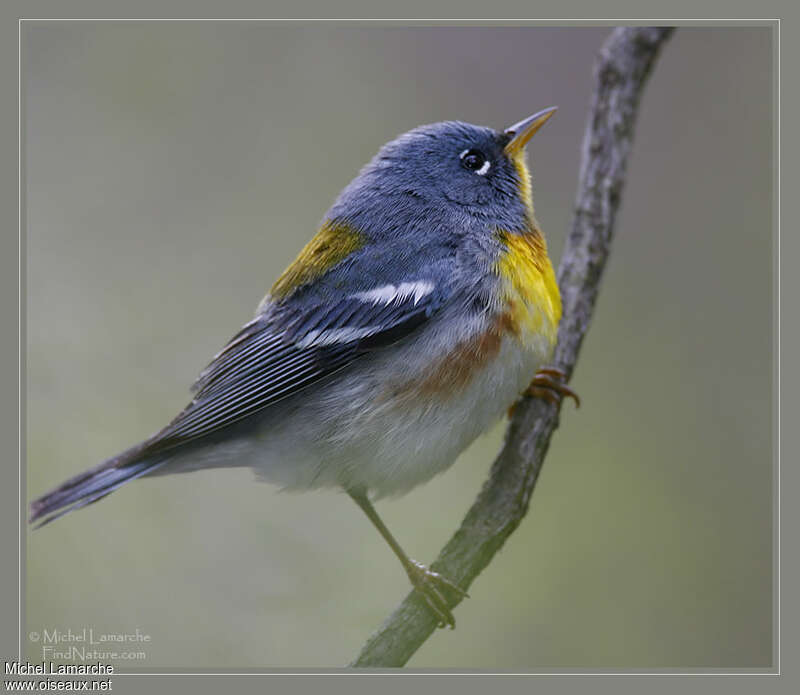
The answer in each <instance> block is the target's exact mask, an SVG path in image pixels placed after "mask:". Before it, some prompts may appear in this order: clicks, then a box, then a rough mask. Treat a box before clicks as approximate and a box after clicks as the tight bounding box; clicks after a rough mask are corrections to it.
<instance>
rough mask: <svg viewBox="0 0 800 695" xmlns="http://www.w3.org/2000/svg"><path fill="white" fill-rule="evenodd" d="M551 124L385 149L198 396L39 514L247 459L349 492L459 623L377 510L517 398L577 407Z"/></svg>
mask: <svg viewBox="0 0 800 695" xmlns="http://www.w3.org/2000/svg"><path fill="white" fill-rule="evenodd" d="M554 112H555V108H549V109H545V110H543V111H540V112H538V113H536V114H534V115H533V116H530V117H529V118H526V119H524V120H522V121H520V122H519V123H517V124H515V125H513V126H511V127H510V128H508V129H506V130H504V131H496V130H493V129H491V128H485V127H479V126H475V125H469V124H466V123H461V122H457V121H449V122H444V123H435V124H433V125H426V126H421V127H419V128H415V129H414V130H412V131H410V132H408V133H405V134H404V135H401V136H400V137H398V138H397V139H396V140H393V141H392V142H390V143H388V144H387V145H385V146H384V147H382V148H381V149H380V151H379V152H378V154H377V155H376V156H375V157H374V158H373V159H372V161H371V162H370V163H369V164H367V165H366V166H365V167H364V168H363V169H362V170H361V172H360V173H359V174H358V176H357V177H356V178H355V179H354V180H353V181H352V182H351V183H350V185H349V186H347V187H346V188H345V189H344V190H343V191H342V193H341V194H340V195H339V197H338V198H337V199H336V201H335V202H334V204H333V206H332V207H331V208H330V210H328V212H327V214H326V215H325V217H324V218H323V221H322V223H321V226H320V228H319V231H318V232H317V234H316V235H315V236H314V237H313V238H312V239H311V241H310V242H309V243H308V244H307V245H306V246H305V248H303V249H302V251H301V252H300V254H299V256H298V257H297V259H296V260H295V261H294V262H293V263H292V264H291V265H290V266H289V267H288V268H287V269H286V270H285V271H284V272H283V274H282V275H281V276H280V277H279V278H278V279H277V281H276V282H275V284H274V285H273V286H272V289H271V290H270V292H269V294H268V295H267V296H266V297H265V298H264V300H263V301H262V302H261V304H260V305H259V307H258V310H257V312H256V315H255V318H254V319H253V320H252V321H250V322H249V323H247V324H245V326H244V327H242V329H241V330H240V331H239V332H238V333H237V334H236V335H235V336H234V337H233V338H232V339H231V340H230V342H229V343H228V344H227V345H226V346H225V347H224V348H223V349H222V350H221V351H220V352H219V353H218V354H217V355H216V356H215V357H214V359H213V360H212V362H211V363H210V364H209V365H208V367H206V369H205V370H204V371H203V372H202V373H201V374H200V376H199V378H198V379H197V381H196V383H195V384H194V386H193V391H194V398H193V400H192V401H191V403H189V405H187V406H186V408H184V409H183V411H181V413H180V414H178V416H177V417H175V419H173V420H172V422H170V423H169V424H168V425H167V426H166V427H164V428H163V429H162V430H160V431H159V432H157V433H156V434H154V435H153V436H151V437H149V438H148V439H146V440H145V441H143V442H141V443H140V444H137V445H136V446H133V447H131V448H130V449H128V450H127V451H124V452H123V453H121V454H119V455H117V456H114V457H113V458H111V459H108V460H107V461H104V462H103V463H101V464H100V465H99V466H96V467H94V468H91V469H89V470H87V471H85V472H84V473H81V474H80V475H77V476H75V477H74V478H71V479H70V480H67V481H66V482H65V483H63V484H62V485H61V486H59V487H57V488H56V489H55V490H53V491H51V492H49V493H47V494H46V495H43V496H42V497H39V498H38V499H36V500H34V501H33V502H32V503H31V507H30V510H31V514H30V520H31V522H34V521H39V522H40V524H39V525H40V526H41V525H43V524H46V523H48V522H50V521H52V520H54V519H56V518H58V517H60V516H61V515H63V514H66V513H67V512H70V511H72V510H74V509H78V508H80V507H83V506H86V505H87V504H90V503H91V502H95V501H97V500H99V499H100V498H101V497H104V496H105V495H108V494H109V493H110V492H113V491H114V490H116V489H117V488H119V487H121V486H122V485H124V484H125V483H127V482H129V481H131V480H133V479H135V478H139V477H142V476H145V475H147V476H155V475H162V474H168V473H179V472H181V473H182V472H186V471H191V470H196V469H201V468H216V467H228V466H249V467H251V468H253V469H254V470H255V472H256V474H257V476H258V477H259V478H262V479H263V480H266V481H268V482H271V483H275V484H277V485H279V486H281V487H282V488H284V489H289V490H308V489H313V488H321V487H329V488H337V489H340V490H344V491H345V492H347V493H348V494H349V495H350V496H351V497H352V498H353V500H355V502H356V503H357V504H358V505H359V506H360V507H361V509H362V510H363V511H364V512H365V513H366V515H367V516H368V517H369V518H370V520H371V521H372V522H373V524H375V526H376V527H377V529H378V531H379V532H380V533H381V535H382V536H383V537H384V538H385V539H386V541H387V542H388V544H389V545H390V546H391V548H392V550H393V551H394V553H395V554H396V555H397V556H398V557H399V558H400V561H401V562H402V564H403V568H404V569H405V570H406V572H407V574H408V576H409V579H410V580H411V582H412V584H413V586H414V587H416V589H417V590H418V591H419V592H420V594H421V595H422V597H423V598H424V600H425V602H426V603H427V605H428V606H429V607H430V609H431V611H432V612H433V614H434V615H435V617H436V619H437V622H438V624H439V625H441V626H444V625H446V624H448V625H450V626H451V627H452V626H453V625H454V624H455V620H454V618H453V614H452V611H451V609H450V603H451V600H452V595H451V594H450V592H455V594H458V595H459V596H460V595H464V592H463V591H462V589H461V588H459V587H458V586H457V585H455V584H454V583H453V582H450V581H449V580H448V579H446V578H445V577H443V576H441V575H440V574H438V573H436V572H433V571H431V570H429V569H428V568H427V567H425V566H424V565H422V564H420V563H418V562H415V561H413V560H411V559H410V558H409V557H408V555H406V553H405V552H404V551H403V550H402V548H401V547H400V545H399V544H398V543H397V541H396V540H395V539H394V537H393V536H392V535H391V533H390V532H389V530H388V529H387V528H386V526H385V525H384V524H383V522H382V521H381V519H380V517H379V516H378V514H377V512H376V511H375V509H374V507H373V506H372V502H371V501H370V500H371V499H373V500H374V499H377V498H381V497H384V496H387V495H397V494H401V493H405V492H407V491H408V490H410V489H411V488H413V487H414V486H416V485H419V484H420V483H423V482H426V481H427V480H429V479H430V478H432V477H433V476H435V475H436V474H437V473H441V472H442V471H444V470H445V469H446V468H448V467H449V466H450V465H451V464H452V463H453V461H454V460H455V459H456V457H457V456H458V455H459V453H461V452H462V451H463V450H464V449H465V448H466V447H467V445H469V444H470V442H472V441H473V440H474V439H475V438H476V437H477V436H478V435H479V434H480V433H481V432H483V431H484V430H486V429H487V428H488V427H489V426H490V425H491V424H493V423H494V422H496V421H497V420H498V419H499V418H500V417H501V416H502V415H503V414H504V413H505V412H506V410H507V409H508V408H509V407H510V406H511V405H512V404H513V403H514V402H515V401H516V400H517V398H518V397H519V396H520V394H522V393H526V394H528V395H539V396H544V397H546V398H548V399H550V400H553V401H555V402H556V403H560V400H561V397H562V396H563V395H569V396H572V397H575V394H574V393H573V392H572V391H571V390H570V389H569V388H568V387H567V386H566V385H565V383H564V381H565V380H564V377H563V374H561V373H560V372H558V371H557V370H554V369H547V368H543V365H545V364H546V362H547V361H548V359H549V358H550V357H551V354H552V350H553V347H554V345H555V341H556V332H557V328H558V323H559V319H560V317H561V299H560V295H559V291H558V286H557V284H556V280H555V275H554V273H553V267H552V265H551V263H550V259H549V258H548V255H547V247H546V245H545V240H544V237H543V235H542V232H541V230H540V229H539V226H538V224H537V222H536V219H535V217H534V213H533V200H532V197H531V183H530V175H529V172H528V168H527V166H526V163H525V145H526V143H527V142H528V140H530V138H531V137H532V136H533V135H534V133H536V131H537V130H539V128H540V127H541V126H542V125H543V124H544V123H545V121H547V120H548V119H549V118H550V117H551V116H552V115H553V113H554ZM532 378H533V381H531V379H532ZM526 387H527V389H526ZM575 399H576V403H577V398H576V397H575Z"/></svg>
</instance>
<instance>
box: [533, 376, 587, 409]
mask: <svg viewBox="0 0 800 695" xmlns="http://www.w3.org/2000/svg"><path fill="white" fill-rule="evenodd" d="M566 381H567V375H566V374H565V373H564V372H563V371H561V370H560V369H556V368H554V367H543V368H542V369H540V370H539V371H537V372H536V375H535V376H534V377H533V380H532V381H531V383H530V385H529V386H528V388H526V389H525V391H524V394H525V395H526V396H535V397H538V398H544V399H545V400H546V401H549V402H550V403H554V404H555V405H556V406H557V407H558V406H560V405H561V401H562V400H563V399H564V397H565V396H566V397H568V398H571V399H572V400H574V401H575V407H576V408H580V407H581V399H580V397H579V396H578V394H577V393H575V391H573V390H572V389H571V388H570V387H569V386H567V384H566Z"/></svg>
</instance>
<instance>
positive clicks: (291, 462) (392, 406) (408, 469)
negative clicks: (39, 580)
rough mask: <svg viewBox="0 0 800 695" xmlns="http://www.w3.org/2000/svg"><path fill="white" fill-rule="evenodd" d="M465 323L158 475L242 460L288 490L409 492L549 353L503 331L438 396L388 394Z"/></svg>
mask: <svg viewBox="0 0 800 695" xmlns="http://www.w3.org/2000/svg"><path fill="white" fill-rule="evenodd" d="M474 329H475V327H474V326H473V327H472V330H474ZM464 330H465V329H464V328H463V327H460V328H459V329H458V331H454V330H452V329H448V327H447V326H444V327H442V328H440V330H438V331H437V332H436V333H433V334H425V335H423V336H421V337H420V338H419V339H418V340H416V341H414V342H412V343H410V344H407V345H404V346H402V347H400V346H397V345H395V346H392V347H391V348H390V349H389V350H388V351H386V352H385V353H384V354H383V356H381V355H380V354H379V356H378V357H377V358H373V359H371V360H369V361H367V362H366V363H364V364H358V363H357V364H356V365H353V366H351V367H349V368H347V369H345V370H342V371H341V372H339V373H338V374H336V375H335V376H334V377H333V378H332V379H331V380H330V381H329V382H327V383H325V384H323V385H321V386H312V387H311V388H309V389H307V390H305V391H304V392H302V393H300V394H298V395H297V396H294V397H292V398H291V399H287V400H286V401H283V402H281V403H278V404H276V406H273V407H271V408H270V409H269V411H268V412H267V413H266V414H265V415H264V417H262V418H261V419H258V420H256V421H255V422H254V424H253V426H252V427H248V428H246V430H245V431H244V432H242V433H239V435H237V436H236V437H235V438H230V439H226V440H224V441H222V442H220V443H217V444H213V445H211V446H208V447H205V448H204V449H201V450H194V451H191V452H186V454H185V455H183V454H182V455H180V456H179V457H178V460H176V461H174V463H173V464H171V465H169V466H166V467H164V468H163V469H161V471H160V472H163V473H169V472H178V471H187V470H194V469H198V468H207V467H219V466H249V467H252V468H253V469H254V470H255V472H256V474H257V475H258V477H259V478H261V479H263V480H265V481H267V482H270V483H273V484H276V485H279V486H280V487H282V488H284V489H287V490H307V489H313V488H319V487H338V488H348V487H356V486H358V487H364V488H366V489H367V490H368V491H369V493H370V495H371V496H372V497H373V498H378V497H383V496H387V495H399V494H402V493H405V492H408V491H409V490H410V489H411V488H413V487H415V486H416V485H419V484H420V483H423V482H425V481H427V480H429V479H430V478H432V477H433V476H435V475H436V474H438V473H441V472H442V471H444V470H445V469H447V468H448V467H449V466H450V465H452V463H453V462H454V461H455V459H456V458H457V456H458V455H459V454H460V453H461V452H462V451H463V450H464V449H465V448H466V447H467V446H469V444H470V443H471V442H472V441H473V440H474V439H475V438H476V437H477V436H478V435H479V434H481V433H482V432H484V431H486V430H487V429H488V428H489V427H490V426H491V425H492V424H494V423H495V422H497V420H499V419H500V418H501V417H502V416H503V415H504V414H505V413H506V411H507V409H508V407H509V406H510V405H511V404H512V403H513V402H514V401H515V400H516V399H517V397H518V396H519V394H520V393H521V391H523V390H524V389H525V387H527V386H528V384H529V383H530V381H531V379H532V378H533V376H534V374H535V372H536V370H537V369H538V368H539V367H540V366H542V365H543V364H544V363H545V362H546V360H547V359H549V357H550V354H551V351H552V346H551V344H550V342H549V341H548V340H547V339H546V338H544V337H540V338H537V339H534V340H527V341H525V342H526V345H525V347H523V344H522V343H521V342H520V341H519V339H517V338H516V337H514V336H512V335H508V336H506V337H505V338H503V340H502V342H501V344H500V347H499V349H498V350H497V353H496V354H495V355H494V357H493V358H492V359H491V360H490V361H489V362H488V363H487V364H486V365H485V366H483V367H482V368H481V369H480V370H477V371H476V372H475V374H474V375H473V376H472V378H471V379H469V381H468V382H467V383H465V384H463V385H461V386H460V387H459V388H457V389H455V390H453V391H452V392H451V393H449V394H448V395H447V397H446V398H443V397H435V396H433V397H432V396H430V395H428V396H420V397H416V398H412V399H409V398H399V399H398V398H392V397H387V396H386V385H387V383H392V382H393V381H395V382H396V381H403V380H405V381H407V380H408V379H409V376H412V377H413V375H414V374H415V373H422V372H423V371H424V369H425V368H426V367H427V366H429V365H430V362H431V359H432V358H431V356H436V355H440V356H441V355H447V354H448V349H447V348H449V347H451V346H452V345H453V343H454V340H457V339H458V338H459V337H460V336H458V335H454V333H459V332H460V333H463V332H464ZM461 337H463V336H461Z"/></svg>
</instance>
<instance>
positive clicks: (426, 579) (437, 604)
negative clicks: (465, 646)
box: [406, 560, 469, 630]
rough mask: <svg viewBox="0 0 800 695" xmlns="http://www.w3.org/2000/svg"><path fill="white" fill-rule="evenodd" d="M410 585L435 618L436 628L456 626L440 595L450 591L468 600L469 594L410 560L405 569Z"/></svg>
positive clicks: (443, 597) (448, 608) (451, 613)
mask: <svg viewBox="0 0 800 695" xmlns="http://www.w3.org/2000/svg"><path fill="white" fill-rule="evenodd" d="M406 571H407V572H408V578H409V579H410V580H411V584H412V585H413V586H414V588H415V589H416V590H417V591H418V592H419V594H420V596H422V598H423V600H424V601H425V603H426V604H427V605H428V608H430V609H431V612H432V613H433V614H434V615H435V616H436V619H437V621H438V625H437V627H445V626H447V625H449V626H450V629H451V630H452V629H453V628H454V627H455V626H456V619H455V617H454V616H453V612H452V611H451V610H450V606H449V605H448V602H447V599H446V598H445V595H444V594H443V593H442V589H443V588H447V589H450V590H451V591H454V592H455V593H457V594H458V595H459V597H460V598H468V597H469V594H468V593H467V592H466V591H464V590H463V589H462V588H461V587H460V586H458V584H455V583H454V582H451V581H450V580H449V579H447V578H446V577H443V576H442V575H441V574H439V573H438V572H434V571H433V570H430V569H428V568H427V567H426V566H425V565H423V564H422V563H419V562H415V561H414V560H411V564H410V565H409V566H408V567H407V568H406Z"/></svg>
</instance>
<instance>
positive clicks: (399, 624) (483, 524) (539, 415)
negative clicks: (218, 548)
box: [351, 27, 673, 667]
mask: <svg viewBox="0 0 800 695" xmlns="http://www.w3.org/2000/svg"><path fill="white" fill-rule="evenodd" d="M672 31H673V30H672V29H671V28H666V27H664V28H660V27H625V28H619V29H615V30H614V31H613V32H612V34H611V36H610V37H609V38H608V39H607V40H606V42H605V43H604V45H603V47H602V48H601V50H600V53H599V56H598V58H597V62H596V65H595V87H594V93H593V96H592V103H591V107H590V110H589V119H588V123H587V125H586V133H585V135H584V140H583V149H582V157H581V170H580V177H579V182H578V193H577V198H576V202H575V212H574V217H573V220H572V227H571V230H570V233H569V237H568V238H567V243H566V246H565V248H564V254H563V257H562V259H561V266H560V268H559V272H558V280H559V286H560V288H561V297H562V302H563V307H564V313H563V317H562V319H561V324H560V326H559V332H558V345H557V347H556V351H555V354H554V359H553V364H554V365H555V366H556V367H558V368H559V369H561V370H563V371H564V372H565V373H566V374H567V375H570V374H572V370H573V368H574V366H575V362H576V360H577V358H578V352H579V350H580V346H581V343H582V341H583V338H584V336H585V335H586V331H587V330H588V328H589V323H590V321H591V317H592V312H593V310H594V304H595V300H596V299H597V293H598V289H599V284H600V278H601V276H602V273H603V268H604V267H605V263H606V259H607V258H608V254H609V250H610V246H611V239H612V236H613V231H614V220H615V217H616V212H617V209H618V207H619V202H620V198H621V194H622V187H623V183H624V180H625V168H626V163H627V160H628V154H629V152H630V149H631V142H632V139H633V131H634V125H635V121H636V115H637V112H638V105H639V98H640V95H641V93H642V90H643V88H644V85H645V82H646V81H647V77H648V75H649V74H650V71H651V69H652V67H653V64H654V62H655V60H656V58H657V56H658V54H659V51H660V49H661V47H662V45H663V44H664V42H665V41H666V40H667V39H668V38H669V36H670V34H671V33H672ZM557 426H558V409H557V408H556V406H555V405H553V404H551V403H548V402H547V401H544V400H542V399H526V400H524V401H522V402H520V403H519V404H518V406H517V408H516V410H515V412H514V417H513V418H512V420H511V423H510V424H509V426H508V430H507V431H506V438H505V443H504V446H503V449H502V451H501V452H500V454H499V455H498V456H497V459H496V460H495V462H494V464H493V465H492V469H491V472H490V474H489V478H488V479H487V481H486V483H484V486H483V489H482V490H481V492H480V494H479V495H478V498H477V499H476V500H475V502H474V504H473V505H472V507H471V508H470V510H469V512H468V513H467V515H466V517H465V518H464V520H463V522H462V523H461V527H460V528H459V529H458V531H456V533H455V535H454V536H453V537H452V538H451V539H450V541H449V542H448V543H447V545H446V546H445V547H444V549H443V550H442V552H441V553H440V555H439V557H438V559H437V560H436V562H434V563H433V565H432V568H433V569H435V570H436V571H438V572H441V573H442V574H444V575H445V576H446V577H448V578H450V579H452V580H453V581H455V582H456V583H457V584H459V585H460V586H462V587H464V588H467V587H469V585H470V584H471V583H472V581H473V580H474V579H475V577H477V576H478V575H479V574H480V573H481V571H482V570H483V569H484V568H485V567H486V566H487V565H488V564H489V562H490V561H491V559H492V558H493V557H494V554H495V553H496V552H497V551H498V550H499V549H500V547H501V546H502V545H503V543H504V542H505V540H506V538H508V536H509V535H510V534H511V533H512V532H513V531H514V529H515V528H516V527H517V526H518V525H519V523H520V521H521V520H522V518H523V517H524V516H525V513H526V512H527V511H528V503H529V501H530V497H531V494H532V493H533V489H534V487H535V485H536V479H537V478H538V476H539V471H540V470H541V468H542V464H543V462H544V457H545V454H546V453H547V448H548V446H549V444H550V437H551V435H552V434H553V431H554V430H555V429H556V427H557ZM450 598H451V601H452V603H451V606H455V605H456V604H457V603H459V601H460V599H459V598H458V597H457V596H455V595H454V596H452V597H450ZM435 629H436V620H435V618H434V617H433V615H432V614H431V612H430V611H429V610H428V608H427V607H426V606H425V604H424V602H423V601H422V600H421V599H420V598H419V597H418V596H417V595H416V594H415V593H414V592H412V593H411V594H409V595H408V596H407V597H406V598H405V600H404V601H403V602H402V603H401V604H400V606H399V607H398V608H397V609H396V610H395V611H394V612H393V613H392V615H390V616H389V618H388V619H387V620H386V622H385V623H384V624H383V626H382V627H381V628H380V629H379V630H378V631H377V632H376V633H375V634H373V635H372V636H371V637H370V638H369V640H368V641H367V643H366V644H365V645H364V647H363V648H362V650H361V653H360V654H359V655H358V656H357V657H356V659H355V660H354V661H353V662H352V664H351V666H358V667H366V666H383V667H386V666H403V665H404V664H405V663H406V662H407V661H408V660H409V659H410V658H411V656H412V655H413V654H414V652H416V651H417V649H419V647H420V646H421V645H422V643H423V642H425V640H426V639H427V638H428V637H429V636H430V635H431V633H432V632H433V631H434V630H435Z"/></svg>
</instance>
